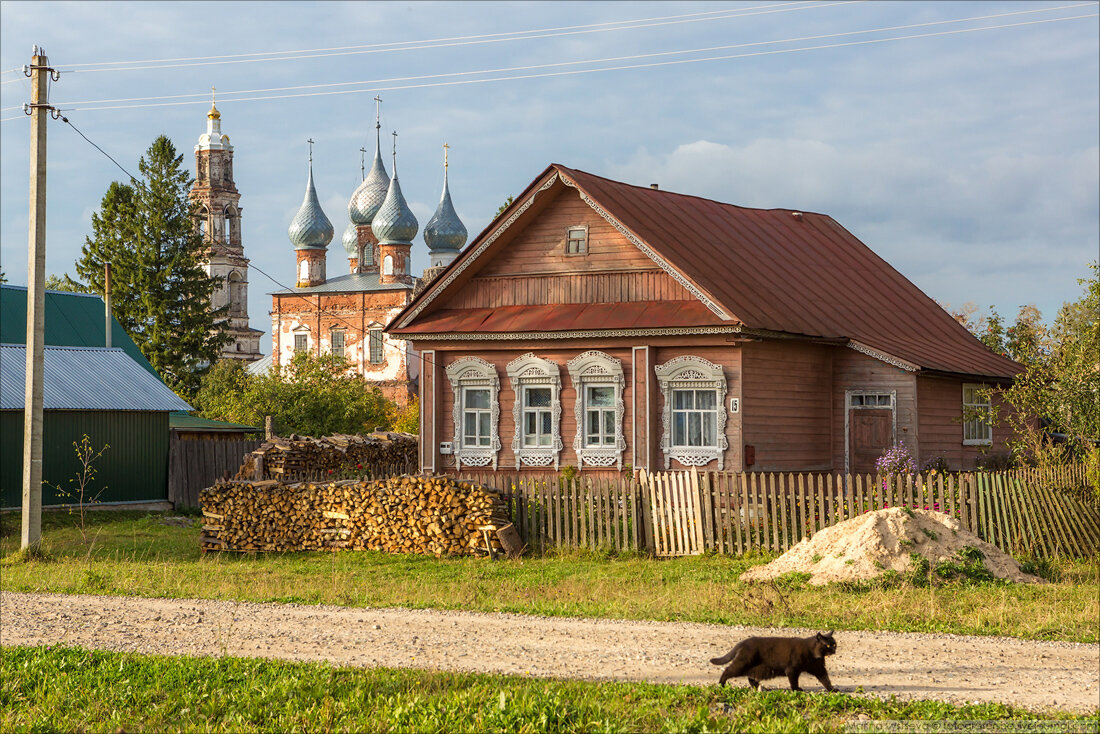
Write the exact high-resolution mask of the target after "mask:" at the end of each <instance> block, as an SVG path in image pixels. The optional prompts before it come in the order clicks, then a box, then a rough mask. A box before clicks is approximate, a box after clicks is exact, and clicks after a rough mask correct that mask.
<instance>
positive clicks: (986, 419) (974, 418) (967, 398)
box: [962, 384, 993, 446]
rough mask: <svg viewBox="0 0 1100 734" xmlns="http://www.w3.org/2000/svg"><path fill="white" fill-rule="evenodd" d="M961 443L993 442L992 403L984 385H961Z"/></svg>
mask: <svg viewBox="0 0 1100 734" xmlns="http://www.w3.org/2000/svg"><path fill="white" fill-rule="evenodd" d="M962 407H963V445H965V446H990V445H992V444H993V404H992V403H991V402H990V399H989V393H988V392H986V391H985V385H970V384H964V385H963V405H962Z"/></svg>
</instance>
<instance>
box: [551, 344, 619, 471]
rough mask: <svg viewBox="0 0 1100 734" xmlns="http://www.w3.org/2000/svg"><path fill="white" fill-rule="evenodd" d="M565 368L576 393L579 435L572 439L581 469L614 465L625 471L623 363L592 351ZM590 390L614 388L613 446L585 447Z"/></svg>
mask: <svg viewBox="0 0 1100 734" xmlns="http://www.w3.org/2000/svg"><path fill="white" fill-rule="evenodd" d="M566 367H568V369H569V379H570V380H571V381H572V382H573V388H574V389H575V390H576V392H577V397H576V399H575V400H574V403H573V411H574V414H575V415H576V417H577V435H576V436H575V437H574V438H573V451H574V452H576V454H577V461H578V462H579V463H580V466H581V468H582V469H583V468H584V467H585V466H596V467H608V466H611V465H612V464H614V465H616V466H617V467H618V469H619V471H622V469H623V451H624V450H625V449H626V437H625V436H623V414H624V413H625V412H626V405H625V403H624V401H623V388H624V387H625V385H626V379H625V378H624V377H623V363H622V360H619V359H615V358H614V357H612V356H611V355H610V354H605V353H603V352H599V351H595V350H593V351H588V352H583V353H581V354H578V355H577V356H576V357H574V358H573V359H571V360H569V363H568V364H567V365H566ZM589 387H613V388H614V389H615V445H614V446H586V445H585V439H586V437H587V435H588V429H587V426H588V423H587V417H588V416H587V415H586V413H587V405H586V399H587V388H589Z"/></svg>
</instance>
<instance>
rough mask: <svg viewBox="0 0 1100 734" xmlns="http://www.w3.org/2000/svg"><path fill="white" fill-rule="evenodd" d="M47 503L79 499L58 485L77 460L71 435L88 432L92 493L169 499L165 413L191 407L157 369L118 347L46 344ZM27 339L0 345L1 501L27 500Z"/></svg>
mask: <svg viewBox="0 0 1100 734" xmlns="http://www.w3.org/2000/svg"><path fill="white" fill-rule="evenodd" d="M43 351H44V363H43V431H44V441H43V456H42V459H43V461H42V478H43V487H42V505H43V506H44V507H45V506H49V505H62V504H69V503H71V502H73V501H74V499H73V498H71V497H67V496H65V495H64V494H63V493H62V492H59V491H58V487H60V488H61V490H69V489H71V488H72V485H71V483H70V481H69V480H70V479H72V478H74V477H75V476H76V475H77V472H78V470H79V469H80V464H79V462H78V460H77V457H76V453H75V450H74V445H73V444H74V442H79V441H80V439H81V437H82V436H84V435H87V436H88V437H89V438H90V439H91V442H92V446H93V448H95V449H98V448H100V447H102V446H103V445H108V446H110V448H109V449H107V450H106V452H105V453H104V454H103V456H102V457H101V458H100V459H99V460H98V461H96V462H95V469H96V477H95V484H94V485H93V486H91V487H89V490H90V492H91V494H92V495H94V494H97V493H100V492H101V491H102V493H101V494H99V500H98V501H99V502H101V503H113V504H115V503H117V504H123V503H148V502H163V501H167V499H168V435H169V434H168V414H169V413H170V412H171V411H175V410H190V409H191V408H190V406H189V405H188V404H187V403H185V402H184V401H183V400H181V399H180V398H179V397H178V396H177V395H176V394H175V393H174V392H172V391H171V390H170V389H169V388H168V387H167V386H166V385H165V384H164V383H163V382H161V381H160V380H159V379H158V378H157V377H156V376H155V374H152V373H150V372H149V371H147V370H146V369H145V368H143V367H142V366H141V365H139V364H138V363H137V362H136V361H135V360H134V359H133V358H132V357H131V356H130V355H128V354H127V353H126V352H125V350H124V349H122V348H120V347H115V348H111V349H107V348H104V347H57V346H46V347H45V348H44V350H43ZM25 385H26V346H25V345H23V344H0V431H2V432H3V435H4V436H5V440H4V441H3V442H0V496H2V501H0V506H2V507H3V508H4V509H16V508H19V507H21V506H22V469H23V461H22V456H23V419H24V395H25Z"/></svg>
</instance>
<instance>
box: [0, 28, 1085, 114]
mask: <svg viewBox="0 0 1100 734" xmlns="http://www.w3.org/2000/svg"><path fill="white" fill-rule="evenodd" d="M1098 16H1100V13H1090V14H1086V15H1075V16H1067V17H1063V18H1044V19H1040V20H1030V21H1023V22H1019V23H1006V24H1001V25H992V26H981V27H976V28H960V29H953V30H947V31H937V32H933V33H916V34H910V35H906V36H895V37H892V38H875V39H868V40H863V41H849V42H846V43H833V44H819V45H814V46H801V47H798V48H788V49H773V50H768V51H755V52H749V53H741V54H724V55H720V56H706V57H701V58H695V59H674V60H668V61H656V62H648V63H640V64H621V65H618V66H607V67H601V68H595V69H571V70H564V71H554V72H545V73H539V74H519V75H511V76H500V77H486V78H482V79H460V80H452V81H442V82H428V83H424V84H403V85H394V86H383V87H378V86H371V87H364V88H361V89H346V90H332V91H325V92H302V93H297V94H277V95H266V96H259V97H238V98H234V99H232V100H226V101H231V102H256V101H264V100H274V99H293V98H301V97H321V96H330V95H337V94H362V93H364V92H366V93H375V94H377V93H378V92H384V91H397V90H404V89H426V88H433V87H450V86H464V85H469V84H482V83H486V82H502V81H518V80H524V79H545V78H550V77H561V76H577V75H580V74H593V73H597V72H605V71H622V70H629V69H647V68H654V67H660V66H672V65H682V64H695V63H701V62H706V61H728V60H732V59H744V58H754V57H760V56H773V55H778V54H790V53H800V52H805V51H819V50H824V49H832V48H847V47H854V46H867V45H872V44H883V43H890V42H893V41H906V40H913V39H922V38H932V37H936V36H951V35H960V34H963V33H975V32H979V31H989V30H1001V29H1005V28H1019V27H1023V26H1030V25H1040V24H1050V23H1061V22H1065V21H1071V20H1083V19H1086V18H1095V17H1098ZM196 104H205V101H201V100H192V101H180V102H157V103H151V104H140V105H101V106H91V107H73V108H72V109H74V110H80V111H85V112H86V111H93V110H120V109H121V110H133V109H151V108H155V107H177V106H181V105H196ZM12 109H14V108H12Z"/></svg>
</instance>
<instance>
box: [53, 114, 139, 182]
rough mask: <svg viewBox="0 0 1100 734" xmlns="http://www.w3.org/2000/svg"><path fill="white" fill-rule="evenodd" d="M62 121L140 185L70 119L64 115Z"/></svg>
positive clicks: (135, 180) (135, 179)
mask: <svg viewBox="0 0 1100 734" xmlns="http://www.w3.org/2000/svg"><path fill="white" fill-rule="evenodd" d="M61 121H62V122H64V123H65V124H66V125H68V126H69V127H71V128H72V129H73V130H76V134H77V135H79V136H80V137H82V138H84V139H85V140H87V141H88V144H89V145H91V146H92V147H93V148H95V149H96V150H98V151H99V152H100V153H102V154H103V155H105V156H107V158H109V159H110V161H111V163H114V164H115V165H116V166H118V170H120V171H122V172H123V173H125V174H126V175H127V176H129V177H130V180H131V181H133V182H135V183H138V180H137V178H136V177H135V176H134V175H133V174H132V173H130V172H129V171H127V170H126V169H125V168H123V167H122V165H121V164H120V163H119V162H118V161H116V160H115V159H114V158H113V157H112V156H111V154H110V153H108V152H107V151H105V150H103V148H100V147H99V146H98V145H96V144H95V143H93V142H92V141H91V139H89V138H88V136H87V135H85V134H84V133H82V132H80V129H79V128H78V127H77V126H76V125H74V124H72V123H71V122H69V118H68V117H65V116H64V115H62V117H61Z"/></svg>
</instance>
